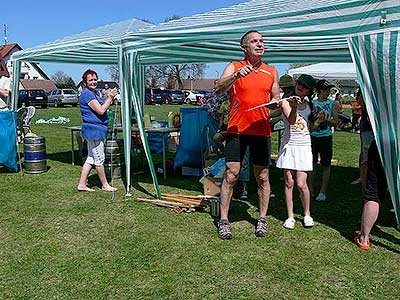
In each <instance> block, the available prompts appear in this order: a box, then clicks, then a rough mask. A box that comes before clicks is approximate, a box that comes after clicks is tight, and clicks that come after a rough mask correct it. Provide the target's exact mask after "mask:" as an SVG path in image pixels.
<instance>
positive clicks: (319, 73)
mask: <svg viewBox="0 0 400 300" xmlns="http://www.w3.org/2000/svg"><path fill="white" fill-rule="evenodd" d="M288 74H289V75H290V76H293V75H301V74H308V75H311V76H313V77H314V78H317V79H337V80H357V72H356V66H355V65H354V64H353V63H319V64H313V65H309V66H304V67H299V68H294V69H290V70H289V71H288Z"/></svg>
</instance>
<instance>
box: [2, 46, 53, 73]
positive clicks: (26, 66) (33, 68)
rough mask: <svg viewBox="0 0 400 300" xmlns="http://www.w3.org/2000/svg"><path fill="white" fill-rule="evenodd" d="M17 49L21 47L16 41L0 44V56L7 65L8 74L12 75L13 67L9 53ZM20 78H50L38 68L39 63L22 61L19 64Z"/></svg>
mask: <svg viewBox="0 0 400 300" xmlns="http://www.w3.org/2000/svg"><path fill="white" fill-rule="evenodd" d="M19 50H22V48H21V46H20V45H18V44H17V43H14V44H6V45H1V46H0V54H1V56H0V57H3V59H4V61H5V63H6V66H7V70H8V73H10V76H12V69H13V66H12V61H11V55H12V54H13V53H14V52H16V51H19ZM21 79H31V80H49V79H50V78H49V77H48V76H47V75H46V73H45V72H44V71H43V70H42V69H41V68H40V66H39V64H37V63H30V62H23V63H22V64H21Z"/></svg>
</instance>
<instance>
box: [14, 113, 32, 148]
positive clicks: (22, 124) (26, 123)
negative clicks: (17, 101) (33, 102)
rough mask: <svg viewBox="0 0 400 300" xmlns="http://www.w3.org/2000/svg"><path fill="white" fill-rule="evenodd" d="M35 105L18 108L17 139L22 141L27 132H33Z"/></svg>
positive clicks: (19, 141)
mask: <svg viewBox="0 0 400 300" xmlns="http://www.w3.org/2000/svg"><path fill="white" fill-rule="evenodd" d="M35 111H36V109H35V107H34V106H28V107H21V108H19V109H18V110H17V140H18V143H22V142H23V140H24V138H25V135H26V133H31V132H32V130H31V120H32V118H33V116H34V115H35Z"/></svg>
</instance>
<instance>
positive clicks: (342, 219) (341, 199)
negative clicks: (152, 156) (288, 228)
mask: <svg viewBox="0 0 400 300" xmlns="http://www.w3.org/2000/svg"><path fill="white" fill-rule="evenodd" d="M47 157H48V159H50V160H56V161H59V162H63V163H68V164H70V163H71V152H70V151H65V152H58V153H50V154H48V155H47ZM79 162H80V158H79V152H78V151H75V163H79ZM155 165H156V163H155ZM139 171H141V170H139ZM5 172H7V169H6V168H0V173H5ZM358 175H359V170H358V168H353V167H341V166H332V169H331V178H330V181H329V187H328V191H327V199H328V201H326V202H322V203H321V202H316V201H315V199H311V214H312V216H313V217H314V220H315V221H316V222H317V223H320V224H324V225H326V226H329V227H331V228H333V229H335V230H337V231H338V232H339V233H340V234H341V235H342V236H343V237H345V238H346V239H347V240H349V241H351V242H352V241H353V238H354V236H355V234H356V231H357V230H359V229H360V219H361V211H362V206H363V201H362V195H361V186H360V185H351V184H350V183H351V182H352V181H353V180H354V179H356V178H358ZM321 177H322V168H321V167H318V169H317V174H316V182H315V188H316V190H318V188H319V187H320V184H321ZM121 179H122V181H123V183H124V186H125V188H126V187H127V183H126V178H125V169H122V178H121ZM157 180H158V183H159V185H160V186H161V187H160V189H161V193H168V192H169V190H174V189H178V190H182V189H185V190H188V191H191V192H197V193H198V194H202V193H203V190H202V185H201V184H200V183H199V178H198V177H187V176H181V175H178V174H168V176H167V179H164V178H163V176H162V174H157ZM131 183H132V189H133V190H137V191H139V192H141V193H143V194H145V195H147V196H148V197H149V198H153V197H154V194H155V190H154V189H153V188H152V189H148V188H147V187H144V186H143V185H142V184H152V183H153V182H152V179H151V176H150V172H149V171H148V170H147V171H146V170H144V171H143V172H142V173H139V174H132V176H131ZM270 183H271V190H272V191H273V193H274V194H276V197H275V198H271V200H270V205H269V210H268V214H269V215H272V216H273V217H275V218H276V219H278V220H281V221H282V223H283V222H284V220H285V219H286V218H287V211H286V203H285V198H284V180H283V173H282V171H281V170H280V169H277V168H276V167H273V166H272V167H271V168H270ZM89 185H91V186H98V187H100V188H101V183H100V180H99V178H98V176H97V174H96V173H93V174H92V175H91V176H90V177H89ZM256 190H257V188H256V184H255V180H254V177H252V178H251V180H250V182H249V199H248V200H246V201H233V207H232V210H231V211H230V216H229V219H230V221H231V222H240V221H243V220H245V221H248V222H249V223H250V224H253V225H255V224H256V222H257V220H256V219H255V218H253V217H252V216H251V215H250V214H249V212H248V209H249V208H250V206H255V207H258V197H257V192H256ZM293 199H294V212H295V214H297V215H303V209H302V205H301V201H300V198H299V194H298V192H297V189H296V188H295V192H294V197H293ZM391 208H392V204H391V199H390V196H389V195H387V197H386V200H385V203H384V204H383V205H382V207H381V212H380V216H379V218H378V221H377V225H378V226H379V225H381V226H385V227H396V226H397V224H396V220H395V217H394V214H393V213H392V212H390V209H391ZM214 223H216V222H214ZM372 234H373V236H376V237H378V238H381V239H384V240H387V241H388V242H390V243H393V244H399V243H400V241H399V239H398V238H397V237H395V236H393V235H391V234H388V233H386V232H384V231H382V230H381V229H380V228H379V227H377V226H374V228H373V230H372ZM372 243H373V244H376V245H378V246H381V247H383V248H386V249H387V250H389V251H392V252H395V253H399V251H398V250H396V249H394V248H392V247H390V245H387V244H383V243H381V242H379V241H377V240H374V239H372Z"/></svg>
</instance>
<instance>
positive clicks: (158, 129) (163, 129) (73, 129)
mask: <svg viewBox="0 0 400 300" xmlns="http://www.w3.org/2000/svg"><path fill="white" fill-rule="evenodd" d="M65 128H66V129H69V130H71V159H72V164H73V165H74V164H75V156H74V150H75V143H74V132H76V131H82V127H81V126H66V127H65ZM109 130H117V131H119V132H121V131H122V127H121V126H117V127H110V128H109ZM132 131H133V132H139V128H137V127H132ZM178 131H179V128H169V127H168V128H166V127H149V128H145V132H152V133H160V134H162V158H163V176H164V179H166V178H167V163H166V155H165V152H166V149H165V148H166V145H165V136H166V135H168V134H170V133H171V132H178Z"/></svg>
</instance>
